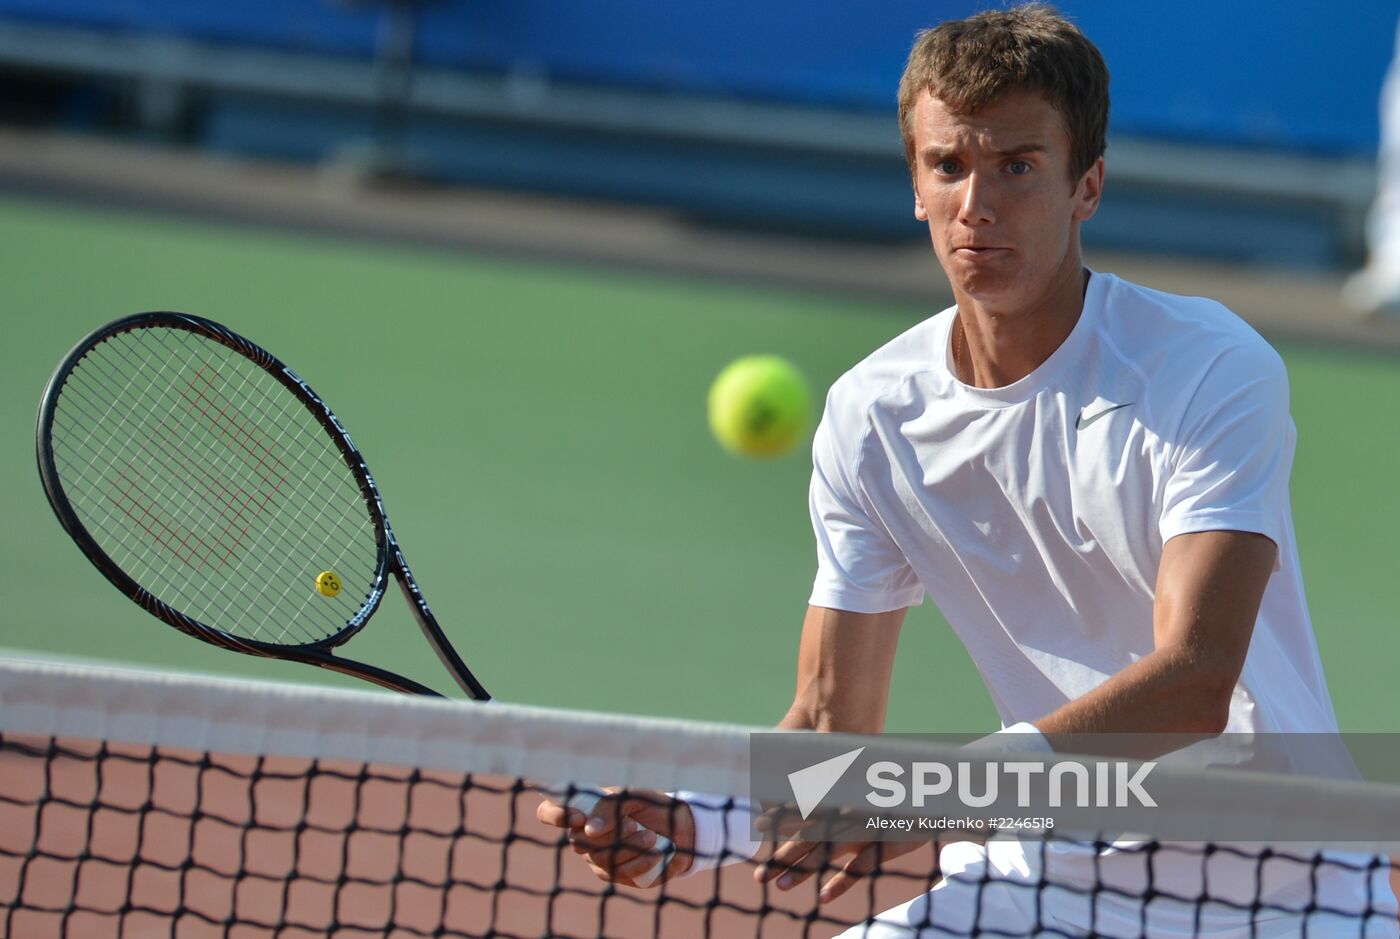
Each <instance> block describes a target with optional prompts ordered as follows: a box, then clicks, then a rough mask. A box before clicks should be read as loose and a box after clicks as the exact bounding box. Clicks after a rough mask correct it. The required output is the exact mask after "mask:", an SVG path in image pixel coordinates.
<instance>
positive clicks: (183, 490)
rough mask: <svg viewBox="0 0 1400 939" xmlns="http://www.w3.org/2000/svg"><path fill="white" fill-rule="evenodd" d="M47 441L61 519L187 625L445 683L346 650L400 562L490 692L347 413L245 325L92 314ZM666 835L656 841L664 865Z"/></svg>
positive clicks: (51, 406)
mask: <svg viewBox="0 0 1400 939" xmlns="http://www.w3.org/2000/svg"><path fill="white" fill-rule="evenodd" d="M37 453H38V461H39V475H40V477H41V478H42V480H43V484H44V492H45V493H46V494H47V496H48V499H49V504H50V505H51V506H52V507H53V510H54V513H55V514H56V515H57V516H58V520H59V522H60V523H61V524H62V525H63V528H64V530H65V531H67V532H68V534H69V535H70V536H71V537H72V538H73V540H74V542H76V543H77V545H78V547H79V548H80V549H81V550H82V552H83V554H85V555H87V558H88V560H90V561H91V562H92V563H93V564H94V565H95V566H96V567H97V569H98V570H99V571H101V572H102V573H103V575H105V576H106V578H107V579H108V580H109V581H111V582H112V584H113V585H115V586H116V588H117V589H118V590H120V591H121V592H122V593H124V594H126V595H127V596H128V597H130V598H131V599H132V600H133V601H135V603H136V604H137V605H138V606H140V607H141V608H142V609H144V610H146V611H147V612H148V613H150V614H152V615H153V616H155V617H157V618H158V619H161V620H163V621H164V622H166V623H168V624H170V625H171V626H174V627H175V628H176V629H179V630H181V631H182V632H185V633H188V634H189V635H191V636H194V637H195V638H197V639H202V640H204V641H205V642H209V643H213V644H214V645H216V646H219V647H221V648H225V649H232V650H234V651H235V652H243V653H246V654H249V655H258V656H266V657H270V658H277V659H286V660H290V661H295V662H303V663H306V664H308V665H316V666H319V667H321V668H326V669H330V670H332V671H335V672H340V673H342V674H346V675H353V676H354V677H356V678H361V679H364V680H366V681H370V682H374V683H375V684H377V685H380V686H383V687H385V688H391V689H393V690H395V691H400V692H404V693H407V694H418V695H431V696H437V697H441V696H442V695H440V693H439V692H437V691H434V690H433V689H432V688H429V687H427V686H426V685H423V684H420V683H418V682H416V681H413V680H412V679H409V678H405V677H404V676H402V675H396V674H394V673H393V672H390V671H387V670H385V669H382V668H379V667H377V666H374V665H370V664H367V663H364V662H356V661H353V660H351V659H348V658H345V657H344V656H342V655H339V654H337V653H336V650H337V649H338V648H339V647H340V646H341V645H342V644H344V643H345V642H346V641H348V640H349V639H350V638H351V637H353V636H354V635H355V634H356V633H358V632H359V631H360V630H361V629H362V628H364V626H365V624H366V623H367V622H368V621H369V619H370V617H371V616H373V615H374V613H375V611H376V610H377V609H378V608H379V604H380V601H382V600H383V599H384V592H385V589H386V587H387V586H388V582H389V578H390V576H391V575H392V576H393V577H394V579H396V580H397V581H398V583H399V586H400V587H401V588H403V594H404V596H405V597H406V598H407V600H408V604H409V607H410V608H411V609H412V611H413V615H414V618H415V619H416V620H417V622H418V626H419V628H420V629H421V630H422V632H423V635H424V636H425V637H426V638H427V640H428V644H429V645H431V646H432V648H433V651H434V652H436V653H437V656H438V658H439V659H441V661H442V664H443V665H444V666H445V667H446V669H447V671H448V672H449V673H450V674H451V676H452V678H453V680H454V681H455V682H456V683H457V685H458V686H459V687H460V688H461V689H462V691H464V692H465V693H466V694H467V696H468V697H470V698H472V699H474V700H476V701H487V700H489V699H490V697H491V696H490V695H489V694H488V693H487V691H486V689H485V688H484V687H483V686H482V684H481V682H480V681H478V680H477V679H476V677H475V676H474V675H473V674H472V673H471V670H470V669H468V668H467V666H466V664H465V663H464V662H463V661H462V659H461V657H460V656H459V655H458V654H457V652H456V651H455V650H454V649H453V648H452V645H451V644H450V643H449V642H448V641H447V637H446V635H444V633H443V631H442V627H441V626H439V625H438V622H437V619H436V618H435V617H434V616H433V613H432V610H431V609H429V607H428V603H427V601H426V600H425V599H424V598H423V593H422V591H421V590H419V588H418V584H417V582H416V581H415V580H414V579H413V573H412V572H411V571H410V570H409V567H408V562H407V561H405V560H404V556H403V551H402V549H401V548H400V547H399V543H398V540H397V539H396V538H395V537H394V532H393V529H392V528H390V526H389V519H388V517H387V515H386V514H385V511H384V503H383V501H382V500H381V499H380V495H379V489H378V487H377V486H376V485H375V482H374V477H372V476H371V475H370V472H369V467H368V466H367V465H366V463H365V459H364V457H363V456H361V455H360V451H359V449H358V448H356V446H355V443H354V441H353V440H351V438H350V435H349V433H347V432H346V430H345V427H344V426H343V425H342V424H341V422H340V420H339V419H338V418H336V416H335V414H334V413H332V412H331V409H330V408H329V407H327V406H326V403H325V402H324V401H322V400H321V398H320V397H319V396H318V395H317V394H316V392H314V391H312V390H311V387H310V386H309V385H308V384H307V383H306V382H305V381H303V380H302V378H301V377H300V376H299V375H297V373H296V372H294V371H292V370H291V369H290V368H288V367H287V366H286V365H284V364H283V363H282V362H281V361H280V360H279V359H278V358H277V357H276V356H274V355H272V354H271V353H269V352H268V351H266V350H265V349H263V348H261V347H260V346H258V345H256V344H254V343H252V342H250V341H248V340H247V339H244V338H243V337H242V336H240V335H238V334H237V333H235V332H233V331H232V330H230V329H228V328H226V327H224V326H221V325H219V324H218V323H215V322H213V321H211V320H207V319H203V318H201V317H198V316H190V315H188V314H184V313H140V314H137V315H135V316H128V317H125V318H123V319H119V320H115V321H113V322H111V323H108V324H107V325H106V326H103V327H101V328H100V329H97V330H96V331H94V332H93V333H92V334H90V335H89V336H87V337H86V338H85V339H83V340H82V341H81V342H79V343H78V344H77V345H76V346H75V347H74V348H73V350H72V351H71V352H69V353H68V355H67V356H66V357H64V359H63V361H62V362H60V363H59V365H58V368H57V370H56V371H55V372H54V374H53V377H52V378H50V379H49V383H48V386H47V387H46V388H45V389H44V396H43V399H42V401H41V402H40V405H39V421H38V428H37ZM596 802H597V796H596V795H594V794H590V793H588V792H582V793H574V794H573V795H572V796H571V798H570V799H569V804H570V805H572V806H573V807H576V808H579V809H580V810H582V811H584V812H585V813H586V812H588V811H590V810H591V809H592V808H593V806H594V804H595V803H596ZM670 849H671V846H670V845H669V843H666V842H665V839H658V851H659V852H660V853H662V854H663V858H662V861H661V862H660V863H658V865H657V866H656V867H655V868H653V871H654V873H655V874H659V873H660V871H661V869H662V868H663V867H664V864H665V863H666V862H668V861H669V859H670ZM653 879H654V876H653Z"/></svg>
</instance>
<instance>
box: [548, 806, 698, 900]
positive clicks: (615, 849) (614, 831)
mask: <svg viewBox="0 0 1400 939" xmlns="http://www.w3.org/2000/svg"><path fill="white" fill-rule="evenodd" d="M535 817H536V818H538V819H539V820H540V821H541V822H543V823H544V824H546V825H550V826H552V827H554V828H563V829H565V830H567V832H568V838H569V844H570V846H571V847H572V848H573V850H574V853H575V854H580V855H582V856H583V858H584V860H586V861H587V862H588V866H589V867H590V868H592V870H593V873H594V874H595V875H596V876H597V877H598V879H599V880H603V881H607V882H609V883H618V884H623V885H624V886H629V887H641V886H647V887H654V886H656V885H657V884H659V883H661V882H663V881H666V880H670V879H671V878H673V877H679V876H680V875H682V874H684V873H685V872H686V871H688V870H690V865H691V862H692V860H693V859H694V857H695V818H694V816H693V815H691V812H690V806H688V805H686V804H685V803H684V802H682V801H681V800H679V799H677V798H675V797H674V796H670V795H668V794H666V793H664V792H657V791H655V790H652V789H629V790H627V791H626V792H625V793H623V792H611V793H609V794H607V795H605V796H603V797H602V798H600V799H599V800H598V804H597V805H595V806H594V807H593V808H592V810H591V811H589V812H583V811H581V810H580V809H579V808H577V807H575V806H571V805H567V804H566V803H564V802H561V801H559V800H557V799H554V798H548V799H544V800H543V801H541V802H540V804H539V807H538V808H536V809H535ZM658 835H660V836H664V837H666V838H668V839H670V841H671V842H672V843H673V844H674V845H675V850H674V853H673V856H672V857H671V858H670V862H669V863H668V864H667V865H666V869H665V870H664V871H662V872H661V873H660V876H657V877H652V876H649V875H650V874H651V871H652V869H653V868H655V867H656V865H657V864H659V863H662V861H663V856H662V855H661V854H660V853H658V851H657V850H656V845H657V836H658Z"/></svg>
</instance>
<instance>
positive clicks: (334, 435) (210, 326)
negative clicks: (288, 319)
mask: <svg viewBox="0 0 1400 939" xmlns="http://www.w3.org/2000/svg"><path fill="white" fill-rule="evenodd" d="M153 328H173V329H182V330H185V331H187V332H191V333H195V334H197V335H199V336H203V337H204V338H206V339H210V340H213V341H214V342H217V343H219V344H220V345H223V346H225V347H227V348H229V349H231V350H233V351H234V352H236V353H238V354H240V355H242V356H244V357H245V358H247V359H249V360H250V361H252V362H253V363H254V364H255V365H257V366H258V367H260V368H262V369H263V370H264V371H266V372H267V373H268V374H270V375H272V377H273V378H275V379H276V380H277V381H278V382H279V383H280V384H281V385H282V386H283V387H285V388H286V389H287V390H288V391H290V392H291V393H292V395H293V396H294V397H295V398H296V399H297V400H298V401H300V402H301V404H302V405H303V406H304V407H305V408H306V409H307V410H308V411H310V412H311V414H312V416H313V417H315V418H316V421H317V422H318V423H319V424H320V425H321V427H322V428H323V429H324V430H325V431H326V433H327V434H328V435H329V436H330V438H331V440H332V442H334V444H335V446H336V449H337V450H338V451H339V452H340V455H341V457H342V458H343V459H344V461H345V465H346V466H347V467H348V468H349V470H350V473H351V475H352V476H353V477H354V479H355V482H356V484H357V485H358V487H359V490H360V495H361V497H362V498H363V500H364V503H365V508H366V510H367V511H368V512H369V515H370V519H371V521H372V522H373V524H374V535H375V549H376V560H375V571H374V577H373V580H372V582H371V585H370V590H369V593H368V594H367V595H366V598H365V601H364V603H363V604H362V605H361V606H360V609H359V610H358V611H357V612H356V614H355V615H354V616H353V617H352V618H351V619H350V620H349V621H348V622H346V624H345V626H343V627H342V628H341V629H339V630H338V631H336V632H335V633H333V634H331V635H330V636H327V637H326V638H324V639H320V640H317V641H315V642H309V643H299V644H285V645H284V644H280V643H272V642H263V641H260V640H256V639H249V638H245V637H242V636H236V635H234V634H232V633H229V632H225V631H224V630H222V629H219V628H217V627H214V626H210V625H208V624H207V623H203V622H201V621H199V620H197V619H195V618H193V617H191V616H188V615H186V614H185V613H182V612H181V611H180V610H177V609H175V608H174V607H172V606H170V605H169V604H167V603H165V602H164V601H163V600H161V599H160V598H158V597H156V596H155V595H154V594H152V593H151V592H150V591H149V590H147V589H146V588H144V587H142V586H141V585H140V584H139V583H137V582H136V580H135V579H133V578H132V577H131V575H129V574H127V573H126V571H125V570H123V569H122V567H121V565H119V564H117V563H116V561H114V560H113V559H112V558H111V557H110V556H109V555H108V554H107V552H106V551H104V550H103V549H102V547H101V545H99V544H98V543H97V540H96V539H95V538H93V536H92V535H91V533H90V532H88V530H87V528H86V527H85V526H84V525H83V523H82V521H81V520H80V519H79V518H78V514H77V512H76V511H75V510H74V508H73V506H72V503H71V502H70V501H69V499H68V496H67V494H66V493H65V491H64V489H63V482H62V479H61V477H60V474H59V471H58V466H57V464H56V462H55V460H54V453H53V437H52V435H53V424H54V417H55V414H56V412H57V408H58V402H59V398H60V396H61V395H62V392H63V388H64V384H65V382H66V380H67V378H68V376H69V375H70V374H72V372H73V369H74V368H75V367H76V366H77V364H78V363H79V362H80V361H81V360H82V359H83V357H84V356H86V355H87V354H88V353H89V352H91V351H92V350H93V349H95V348H97V347H98V346H99V345H100V344H101V343H103V342H106V341H107V340H109V339H112V338H114V337H116V336H119V335H121V334H123V333H127V332H133V331H135V330H138V329H153ZM35 435H36V446H35V453H36V457H37V460H38V464H39V477H40V479H41V480H42V482H43V485H44V493H45V495H46V496H47V497H48V500H49V505H50V506H51V507H52V508H53V511H54V514H55V515H56V516H57V517H58V521H59V524H60V525H62V526H63V529H64V531H66V532H68V535H69V537H71V538H72V539H73V541H74V543H75V544H77V546H78V548H79V549H80V550H81V551H82V552H83V554H84V555H86V556H87V559H88V560H89V561H91V562H92V564H93V566H94V567H96V568H97V569H98V570H99V571H101V572H102V574H103V576H105V577H106V578H107V580H108V581H110V582H111V583H112V585H113V586H115V587H116V588H117V589H118V590H120V591H121V592H122V593H124V594H126V596H127V597H129V598H130V599H131V600H132V601H133V602H135V603H136V605H137V606H139V607H141V608H142V609H143V610H145V611H146V612H148V613H150V614H151V615H152V616H154V617H156V618H157V619H159V620H161V621H163V622H165V623H168V624H169V625H171V626H174V627H175V628H176V629H179V630H180V631H181V632H184V633H187V634H189V635H191V636H194V637H195V638H197V639H202V640H204V641H205V642H208V643H211V644H213V645H216V646H219V647H221V648H224V649H231V650H233V651H235V652H242V653H244V654H246V655H256V656H262V657H265V658H275V659H284V660H287V661H292V662H302V663H305V664H307V665H315V666H318V667H320V668H325V669H329V670H330V671H333V672H339V673H341V674H344V675H350V676H353V677H355V678H360V679H363V680H365V681H370V682H373V683H375V684H376V685H380V686H381V687H384V688H389V689H392V690H394V691H400V692H404V693H407V694H418V695H427V696H431V697H443V695H441V694H440V693H439V692H437V691H434V690H433V689H432V688H429V687H427V686H426V685H422V684H419V683H418V682H416V681H413V680H412V679H410V678H405V677H404V676H402V675H398V674H395V673H394V672H390V671H388V670H386V669H382V668H379V667H378V666H375V665H370V664H368V663H366V662H357V661H354V660H352V659H347V658H344V657H341V656H337V655H335V654H334V650H335V648H336V647H337V646H340V645H341V644H343V643H345V642H346V641H348V640H349V639H350V638H351V637H352V636H354V635H355V634H356V633H358V632H359V631H360V630H361V629H362V628H363V627H364V625H365V623H367V622H368V621H369V618H370V617H371V616H373V615H374V612H375V611H376V610H377V609H378V608H379V604H380V602H381V601H382V600H383V599H384V592H385V589H386V587H387V586H388V580H389V575H390V574H391V573H392V574H393V576H394V577H395V579H397V580H398V582H399V586H400V587H401V588H402V590H403V594H404V597H405V598H406V599H407V600H408V605H409V608H410V609H411V610H412V612H413V617H414V619H415V620H416V621H417V623H418V627H419V629H421V630H422V632H423V635H424V637H425V638H426V639H427V640H428V644H429V645H430V646H432V648H433V651H434V652H435V653H437V657H438V659H439V660H440V661H441V662H442V664H443V667H445V668H446V669H447V671H448V673H449V674H451V675H452V678H453V679H454V680H455V681H456V683H457V685H458V686H459V687H460V688H461V689H462V691H464V692H465V693H466V694H467V696H468V697H470V698H472V699H474V700H477V701H488V700H490V698H491V695H490V694H489V693H488V692H487V691H486V689H485V688H484V687H483V686H482V684H481V682H479V681H478V680H477V679H476V676H475V675H473V674H472V672H471V670H470V669H469V668H467V665H466V663H465V662H463V661H462V658H461V656H459V655H458V654H457V651H456V650H455V649H453V647H452V644H451V643H450V642H448V640H447V636H446V635H445V634H444V633H443V631H442V627H441V626H440V625H439V624H438V621H437V617H435V616H434V615H433V612H432V610H431V609H430V608H429V606H428V602H427V600H426V599H425V598H424V597H423V591H422V590H421V589H419V587H418V582H417V581H416V580H414V577H413V572H412V571H411V570H410V569H409V567H408V562H407V561H406V560H405V559H404V555H403V550H402V549H401V548H400V547H399V543H398V539H397V538H395V537H394V531H393V529H392V528H391V527H390V525H389V518H388V515H387V514H386V513H385V511H384V502H383V499H382V498H381V497H380V494H379V487H378V486H377V485H376V484H375V481H374V477H373V476H371V475H370V472H369V467H368V466H367V465H366V463H365V459H364V457H363V456H362V455H361V453H360V451H359V448H357V447H356V446H355V442H354V440H352V439H351V437H350V434H349V433H348V432H347V431H346V430H345V427H344V425H343V424H341V422H340V419H339V418H337V417H336V416H335V413H334V412H332V411H331V409H330V407H329V406H327V404H326V403H325V402H324V401H323V400H321V397H320V396H319V395H318V394H316V392H315V391H313V390H312V388H311V386H310V385H308V384H307V383H306V381H305V380H304V379H302V377H301V376H300V375H298V374H297V373H296V372H294V371H293V370H292V369H291V368H290V367H288V366H287V365H286V364H285V363H283V362H282V361H281V360H280V359H278V358H277V357H276V356H275V355H273V354H272V353H270V352H268V351H267V350H266V349H264V348H262V347H261V346H259V345H257V344H256V343H254V342H252V341H250V340H248V339H245V338H244V337H242V336H240V335H238V334H237V333H235V332H234V331H233V330H231V329H229V328H227V327H226V326H223V325H220V324H219V323H216V322H214V321H213V320H208V319H205V318H204V317H201V316H194V315H192V314H188V313H176V312H168V311H157V312H149V313H137V314H134V315H132V316H126V317H122V318H120V319H117V320H113V321H112V322H110V323H108V324H106V325H105V326H101V327H99V328H98V329H96V330H94V331H93V332H91V333H89V334H88V335H87V336H86V337H84V338H83V339H82V340H81V341H80V342H78V344H77V345H75V346H74V347H73V348H72V350H70V351H69V353H68V354H67V355H66V356H64V358H63V360H62V361H61V362H60V363H59V364H58V367H57V368H56V369H55V370H54V373H53V375H52V376H51V377H50V378H49V381H48V384H47V385H46V386H45V387H44V394H43V397H42V398H41V399H40V403H39V417H38V422H37V426H36V429H35Z"/></svg>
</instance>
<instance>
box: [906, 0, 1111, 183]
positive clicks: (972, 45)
mask: <svg viewBox="0 0 1400 939" xmlns="http://www.w3.org/2000/svg"><path fill="white" fill-rule="evenodd" d="M1022 89H1025V90H1030V91H1038V92H1041V93H1042V94H1044V95H1045V96H1046V97H1047V98H1048V99H1049V100H1050V103H1051V104H1053V105H1054V106H1055V110H1057V111H1059V112H1060V116H1061V117H1062V118H1063V119H1064V122H1065V129H1066V130H1067V131H1068V132H1069V143H1070V173H1071V181H1077V180H1078V179H1079V177H1081V176H1082V175H1084V173H1086V172H1088V170H1089V168H1090V167H1091V166H1093V165H1094V161H1095V160H1097V159H1098V158H1099V157H1101V156H1103V153H1104V149H1105V148H1106V147H1107V134H1108V66H1107V65H1105V64H1104V60H1103V55H1102V54H1101V53H1100V52H1099V50H1098V47H1097V46H1095V45H1094V44H1093V43H1092V42H1090V41H1089V38H1088V37H1087V36H1085V35H1084V34H1083V33H1082V32H1080V31H1079V28H1078V27H1077V26H1075V25H1074V24H1073V23H1071V22H1070V21H1069V20H1067V19H1065V18H1064V17H1063V16H1061V15H1060V14H1059V13H1058V12H1057V11H1056V10H1055V9H1054V8H1053V7H1050V6H1047V5H1045V4H1041V3H1030V4H1026V5H1024V6H1018V7H1014V8H1012V9H1009V10H989V11H987V12H985V13H978V14H977V15H976V16H970V17H968V18H967V19H964V20H949V21H948V22H946V23H941V24H939V25H938V26H935V27H934V28H933V29H926V30H924V31H923V32H921V33H919V35H918V38H916V39H915V40H914V48H913V49H912V50H910V52H909V61H908V62H907V63H906V64H905V66H904V75H903V76H902V77H901V78H900V80H899V128H900V132H901V133H902V134H903V135H904V155H905V158H906V159H907V160H908V161H909V171H910V173H914V172H915V165H914V127H913V123H914V107H915V105H917V104H918V102H919V98H920V97H921V96H922V95H923V93H924V92H925V91H928V92H930V93H932V94H933V96H934V97H936V98H938V99H939V100H940V101H942V102H943V104H944V105H946V106H947V107H948V109H949V110H951V111H952V112H954V113H955V114H971V113H973V112H975V111H977V110H979V109H981V108H983V107H985V106H987V105H988V104H991V103H992V102H993V101H996V100H997V99H999V98H1001V97H1003V96H1004V95H1006V94H1007V93H1008V92H1012V91H1017V90H1022Z"/></svg>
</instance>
